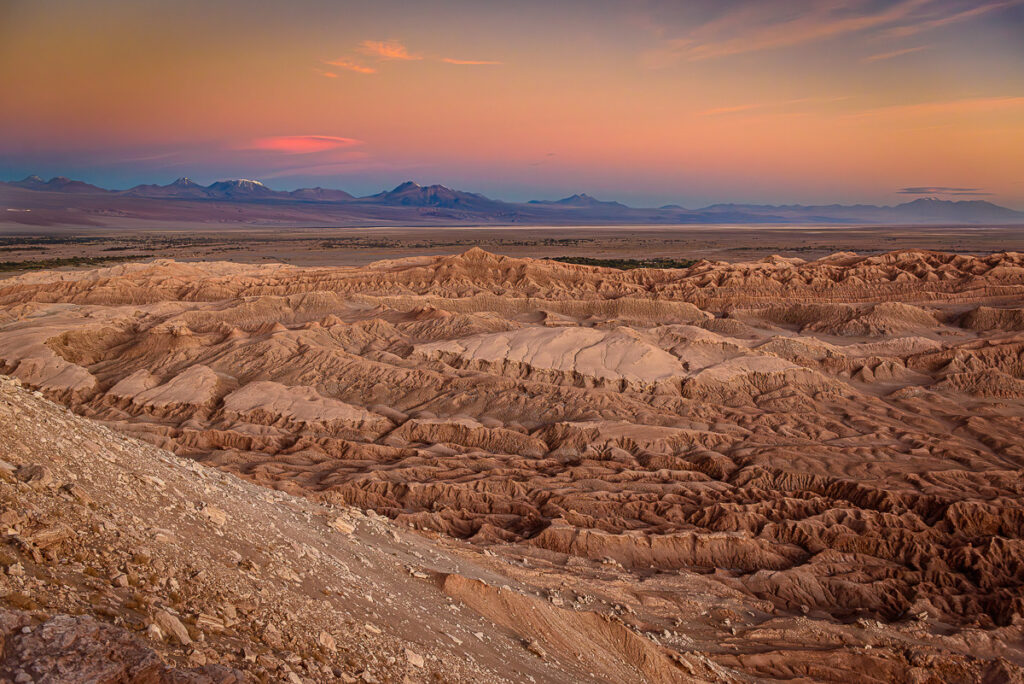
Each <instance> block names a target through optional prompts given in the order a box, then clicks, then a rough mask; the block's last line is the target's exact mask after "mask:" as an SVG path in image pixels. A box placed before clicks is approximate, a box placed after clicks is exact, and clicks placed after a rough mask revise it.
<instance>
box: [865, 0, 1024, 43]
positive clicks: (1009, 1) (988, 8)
mask: <svg viewBox="0 0 1024 684" xmlns="http://www.w3.org/2000/svg"><path fill="white" fill-rule="evenodd" d="M1021 2H1022V0H1003V1H1002V2H990V3H986V4H984V5H978V6H977V7H972V8H970V9H967V10H963V11H961V12H955V13H953V14H949V15H946V16H939V17H936V18H934V19H929V20H927V21H922V22H920V23H917V24H910V25H907V26H896V27H893V28H891V29H888V30H886V31H885V32H884V33H883V35H884V37H886V38H905V37H907V36H912V35H914V34H916V33H921V32H922V31H930V30H932V29H936V28H941V27H943V26H949V25H950V24H956V23H958V22H961V21H967V20H968V19H973V18H974V17H977V16H981V15H982V14H988V13H989V12H992V11H993V10H998V9H1002V8H1004V7H1011V6H1013V5H1019V4H1021Z"/></svg>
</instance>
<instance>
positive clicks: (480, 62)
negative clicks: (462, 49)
mask: <svg viewBox="0 0 1024 684" xmlns="http://www.w3.org/2000/svg"><path fill="white" fill-rule="evenodd" d="M441 61H442V62H444V63H445V64H469V65H481V66H483V65H492V64H504V62H492V61H489V60H483V59H455V58H454V57H442V58H441Z"/></svg>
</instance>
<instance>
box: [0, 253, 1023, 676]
mask: <svg viewBox="0 0 1024 684" xmlns="http://www.w3.org/2000/svg"><path fill="white" fill-rule="evenodd" d="M1022 297H1024V256H1022V255H1020V254H1018V253H1012V252H1006V253H994V254H990V255H987V256H972V255H963V254H953V253H944V252H933V251H921V250H904V251H897V252H889V253H883V254H877V255H871V256H860V255H857V254H855V253H849V252H846V253H834V254H831V255H829V256H826V257H823V258H820V259H817V260H813V261H804V260H802V259H799V258H782V257H768V258H763V259H759V260H756V261H746V262H734V263H729V262H723V261H708V260H702V261H699V262H697V263H695V264H694V265H693V266H691V267H689V268H686V269H637V270H629V271H623V270H617V269H611V268H597V267H591V266H581V265H573V264H564V263H558V262H553V261H549V260H542V259H531V258H513V257H507V256H500V255H497V254H493V253H489V252H486V251H484V250H481V249H478V248H474V249H470V250H468V251H465V252H463V253H461V254H456V255H447V256H425V257H408V258H398V259H393V260H387V261H379V262H375V263H372V264H369V265H366V266H356V267H312V266H307V267H302V266H290V265H284V264H279V263H273V264H259V265H253V264H238V263H227V262H212V261H208V262H194V263H184V262H178V261H173V260H167V259H164V260H159V259H158V260H155V261H150V262H148V263H127V264H119V265H115V266H110V267H105V268H98V269H90V270H77V271H40V272H30V273H25V274H23V275H17V276H14V277H11V278H8V279H6V280H4V281H2V282H0V370H2V371H3V372H4V373H6V374H8V375H10V376H12V377H14V378H17V379H18V380H19V381H20V383H21V384H22V385H23V386H24V387H26V388H28V389H33V390H38V392H37V393H36V396H33V395H31V394H29V393H28V392H27V391H26V390H25V389H20V388H18V387H15V386H13V385H7V386H5V388H4V392H5V396H4V403H3V404H2V405H0V407H6V408H3V410H6V411H8V412H11V411H15V410H20V411H27V412H28V413H26V414H23V415H25V416H32V417H33V418H32V419H31V420H30V419H29V418H27V417H19V418H18V419H16V420H6V419H5V420H4V422H3V425H4V427H3V439H5V440H7V441H6V442H5V443H6V444H8V445H9V446H8V447H7V449H8V451H7V452H6V453H7V457H6V458H7V459H8V460H9V462H10V469H11V471H10V474H9V475H8V476H6V477H5V482H4V483H2V488H3V492H4V496H5V497H6V500H7V501H8V502H17V504H16V508H8V509H5V510H8V511H9V512H8V513H4V516H5V517H4V520H5V524H6V525H8V527H9V530H8V537H7V538H6V539H7V544H6V546H5V549H6V551H5V553H7V554H8V555H7V556H5V558H6V560H5V564H6V566H7V569H8V572H7V574H6V575H4V576H3V577H2V578H0V579H2V581H3V583H4V590H5V592H6V593H7V595H8V597H10V596H12V595H15V594H17V595H24V596H29V597H31V600H32V602H33V603H34V608H35V610H36V611H37V612H39V611H46V610H48V611H50V612H51V613H60V614H65V613H67V614H75V615H79V614H82V615H90V614H91V615H93V616H94V619H98V620H100V621H104V622H109V619H110V617H111V616H114V623H116V624H118V625H120V627H121V628H122V629H123V630H125V633H126V635H125V636H124V637H123V638H124V639H125V640H128V641H130V640H131V639H135V640H137V641H138V642H139V643H138V644H136V645H135V646H133V648H141V649H146V648H156V649H157V650H158V651H159V652H160V653H161V655H163V657H164V658H165V659H167V660H168V661H169V662H172V663H178V667H179V670H180V672H179V673H178V674H165V675H161V676H165V677H171V676H180V677H185V676H189V677H208V678H209V677H213V679H202V680H200V679H195V680H191V679H190V680H187V681H228V680H227V679H223V677H236V676H237V677H242V676H247V675H244V673H246V672H248V673H249V675H252V676H257V677H263V678H264V679H265V680H269V681H278V680H284V679H286V678H287V677H291V676H293V675H294V676H295V677H298V678H300V680H301V678H303V677H305V678H308V679H310V680H313V681H321V680H328V679H329V678H330V677H339V678H342V679H345V678H347V679H350V680H354V678H355V677H365V678H366V681H372V680H373V679H374V678H377V679H379V680H380V681H391V680H396V681H397V680H400V679H401V678H402V677H409V678H411V679H413V680H415V679H416V678H426V677H430V676H435V677H436V678H438V679H440V680H450V681H465V680H469V679H473V680H476V681H490V680H493V681H520V680H525V679H529V678H530V677H533V678H534V681H586V680H595V681H619V682H621V681H759V680H765V679H769V680H770V679H788V680H793V679H796V680H813V681H915V682H918V681H919V682H925V681H977V682H981V681H993V682H994V681H1009V680H1012V681H1016V680H1019V679H1020V678H1021V677H1022V669H1021V665H1022V664H1024V654H1022V652H1021V651H1020V648H1019V643H1020V639H1021V624H1022V623H1021V620H1022V617H1024V614H1022V613H1024V593H1022V583H1024V575H1022V569H1021V568H1022V567H1024V565H1022V563H1024V546H1022V532H1024V527H1022V525H1024V518H1022V513H1021V511H1022V507H1021V496H1022V491H1021V469H1022V461H1021V459H1022V458H1024V441H1022V437H1021V435H1022V429H1021V428H1022V420H1024V370H1022V366H1021V350H1022V348H1024V338H1022V337H1021V336H1022V333H1024V309H1022V308H1021V302H1022V301H1024V299H1022ZM43 397H45V398H46V399H49V400H51V401H55V402H57V403H58V404H63V405H64V406H66V407H68V408H69V409H70V410H71V412H73V414H74V415H72V413H64V412H62V411H61V410H60V409H58V408H56V407H54V406H53V405H52V404H49V403H48V402H47V401H46V400H45V399H44V398H43ZM58 420H59V421H60V422H59V425H58V426H57V427H49V424H50V423H49V422H47V421H50V422H53V421H58ZM110 430H113V431H114V432H111V431H110ZM83 431H84V432H83ZM120 435H125V436H124V437H122V436H120ZM132 440H141V441H142V442H145V443H148V444H150V445H152V446H153V447H158V448H159V449H164V450H167V451H169V452H172V453H173V454H175V455H176V456H177V457H182V458H184V459H185V460H177V459H176V457H175V456H172V455H171V454H170V453H167V452H161V451H158V450H153V449H150V448H149V447H143V446H142V445H141V444H140V443H139V442H135V441H132ZM36 446H38V447H39V448H38V449H36V448H35V447H36ZM76 449H77V451H76ZM111 452H113V453H114V456H113V457H108V456H105V455H104V454H108V453H111ZM51 461H52V462H51ZM193 463H198V464H202V466H203V467H198V466H194V465H190V464H193ZM207 466H208V467H209V468H206V467H207ZM33 468H36V469H39V468H44V469H46V470H47V475H46V476H45V477H43V476H34V475H33V473H37V470H35V471H34V470H32V469H33ZM207 470H208V471H209V474H205V475H202V476H201V479H200V480H198V481H196V482H198V483H200V484H197V483H196V482H192V483H188V482H186V481H183V480H182V478H186V480H187V478H193V479H194V478H195V477H196V475H195V474H196V473H200V474H202V473H204V472H206V471H207ZM83 471H85V472H83ZM218 471H219V472H222V473H229V474H231V475H232V476H237V477H238V478H240V480H241V481H245V482H248V483H252V484H254V485H260V486H261V487H260V488H253V487H252V486H251V485H249V484H243V483H242V482H241V481H239V480H238V479H236V478H234V477H231V478H229V479H224V477H223V476H221V475H218V474H217V473H218ZM37 474H38V473H37ZM39 480H46V482H45V483H41V482H40V481H39ZM179 481H181V483H180V484H179ZM115 482H116V483H117V484H116V485H115V484H114V483H115ZM197 487H198V489H197ZM76 492H77V494H76ZM260 492H263V493H260ZM294 497H298V498H294ZM8 505H15V504H14V503H9V504H8ZM236 506H237V507H238V508H237V509H236V508H232V507H236ZM56 507H59V508H62V509H65V510H64V512H63V513H54V512H53V511H54V509H55V508H56ZM209 509H213V512H211V511H210V510H209ZM69 511H70V512H69ZM156 511H160V513H159V516H158V515H157V513H156ZM48 512H49V513H48ZM69 515H71V516H73V517H71V518H68V517H67V516H69ZM167 516H170V517H171V519H170V520H168V521H167V522H161V521H160V520H163V518H165V517H167ZM280 516H285V518H281V517H280ZM158 517H159V518H160V520H158V519H157V518H158ZM47 521H49V522H47ZM133 521H134V522H133ZM332 524H333V525H334V526H333V527H332ZM90 525H91V528H90ZM285 526H287V527H288V529H283V527H285ZM67 527H70V528H71V529H70V530H68V529H67ZM90 529H92V530H93V531H92V532H90V531H89V530H90ZM54 530H57V531H54ZM60 530H63V532H60ZM74 530H78V531H77V532H75V531H74ZM160 530H165V531H164V532H161V531H160ZM166 530H171V531H170V532H168V531H166ZM339 530H340V532H339ZM94 535H99V536H100V537H102V536H103V535H107V536H108V537H109V536H110V535H113V538H114V539H115V541H113V542H108V543H107V545H104V544H102V543H86V541H85V537H89V538H91V537H92V536H94ZM373 535H377V536H373ZM126 542H128V543H127V546H128V547H129V548H125V546H126ZM181 545H186V547H188V546H189V545H190V546H191V548H190V550H189V551H181V550H180V549H181V548H183V547H182V546H181ZM136 547H137V548H136ZM103 549H106V550H107V552H106V554H104V552H103ZM133 550H134V551H137V552H138V553H141V554H143V555H142V556H141V558H142V559H141V560H140V559H139V558H135V559H134V560H132V556H131V553H132V551H133ZM118 554H121V555H120V556H119V555H118ZM157 556H160V557H163V558H166V560H165V561H163V563H162V565H163V564H166V565H164V567H166V568H168V570H167V571H165V572H164V573H163V574H162V575H161V573H153V574H152V576H149V573H150V565H151V562H152V561H150V560H146V559H150V558H155V557H157ZM186 561H187V563H191V565H187V563H186ZM183 564H184V565H183ZM207 566H210V567H207ZM342 566H343V567H344V569H343V570H342V569H339V568H341V567H342ZM14 568H16V569H17V570H18V572H14V571H13V570H12V569H14ZM76 568H77V570H76ZM90 568H92V569H93V570H91V571H90V570H89V569H90ZM226 569H227V570H226ZM225 572H227V573H228V574H229V575H230V576H231V577H232V578H233V579H232V580H231V581H227V580H224V583H223V584H222V585H221V584H218V583H216V582H213V581H212V575H211V574H210V573H222V574H223V573H225ZM191 573H196V574H191ZM339 573H340V574H339ZM197 576H198V577H207V578H210V579H209V580H203V581H198V580H195V579H194V578H195V577H197ZM122 577H124V578H125V579H123V580H122V579H120V578H122ZM190 577H192V578H193V579H189V578H190ZM170 581H173V582H174V583H175V586H176V589H175V591H173V592H170V591H168V586H169V585H168V582H170ZM75 582H78V583H79V584H74V583H75ZM211 582H212V586H213V587H214V589H210V590H208V589H205V588H204V587H207V586H208V585H209V584H210V583H211ZM42 586H62V587H64V588H62V589H61V590H60V591H58V592H46V591H42V589H41V587H42ZM69 586H70V587H71V588H68V587H69ZM369 587H372V588H369ZM209 591H213V592H214V594H215V595H213V596H211V595H209V593H204V592H209ZM89 592H93V593H92V594H90V593H89ZM90 597H92V598H90ZM95 597H100V598H99V599H97V598H95ZM90 601H92V603H90ZM339 601H340V603H338V602H339ZM382 601H383V603H382ZM287 602H292V603H291V604H290V606H289V607H287V608H284V607H282V605H284V604H285V603H287ZM97 604H99V605H97ZM238 605H244V606H246V607H247V608H248V609H249V612H247V613H245V614H244V615H243V614H242V613H240V612H239V610H238V609H237V608H236V606H238ZM435 605H436V606H442V607H434V608H431V606H435ZM226 606H229V607H226ZM443 606H447V608H444V607H443ZM273 611H277V613H276V615H277V621H275V619H274V617H273V615H274V613H273ZM29 613H31V611H29ZM226 613H229V615H228V614H226ZM25 614H26V611H25V610H24V609H22V610H21V611H18V612H17V615H19V616H22V615H25ZM240 616H241V617H240ZM283 616H287V617H283ZM171 618H173V620H172V619H171ZM29 619H30V618H29V617H17V618H15V617H12V618H9V620H15V622H12V623H11V624H12V625H14V626H17V625H20V624H23V622H17V620H22V621H26V620H29ZM66 619H71V618H66ZM75 619H78V620H84V619H85V618H84V617H82V618H75ZM437 621H440V622H439V623H438V622H437ZM5 624H6V623H5ZM46 624H49V623H46ZM366 625H369V627H367V626H366ZM44 627H45V625H44V626H41V627H39V628H37V629H43V628H44ZM65 627H66V626H65ZM66 628H67V627H66ZM112 628H113V627H111V629H112ZM11 629H14V627H12V628H11ZM78 629H84V628H81V627H78ZM103 629H107V628H106V627H104V628H103ZM132 630H135V634H134V635H131V634H130V632H131V631H132ZM268 633H269V635H268ZM321 634H324V635H326V636H320V635H321ZM474 635H476V636H474ZM11 638H12V637H8V639H11ZM17 638H19V639H20V638H23V637H17ZM28 638H29V635H26V636H25V637H24V639H28ZM40 638H41V637H40ZM359 640H366V641H369V642H372V644H373V645H372V646H370V647H367V649H370V650H366V649H362V650H360V649H359V648H358V647H357V646H356V645H355V644H356V643H357V642H358V641H359ZM139 644H142V645H139ZM126 648H127V647H126ZM373 649H376V650H373ZM406 650H408V652H409V653H411V654H412V655H411V656H407V655H404V654H406ZM342 653H349V654H350V655H349V656H348V660H346V659H345V658H344V657H341V656H340V655H339V654H342ZM356 653H359V654H362V655H358V656H357V655H354V654H356ZM366 653H373V654H375V655H373V656H370V655H365V654H366ZM446 654H447V655H446ZM451 654H455V655H451ZM125 657H127V656H125ZM135 657H142V656H135ZM373 658H379V659H378V660H374V659H373ZM424 658H426V660H425V661H424ZM164 667H170V666H169V665H168V666H164ZM217 667H219V668H221V669H220V670H217V669H216V668H217ZM183 668H184V669H183ZM188 668H191V669H188ZM202 668H205V671H204V670H202ZM204 672H205V674H204ZM210 673H213V674H210ZM225 673H229V674H225ZM216 677H222V679H216ZM489 678H490V679H489ZM103 681H106V680H103ZM111 681H113V680H111ZM133 681H134V680H133ZM147 681H148V680H147ZM161 681H163V680H161ZM167 681H171V680H170V679H168V680H167ZM173 681H179V680H177V679H175V680H173ZM182 681H186V680H182Z"/></svg>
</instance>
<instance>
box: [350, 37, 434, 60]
mask: <svg viewBox="0 0 1024 684" xmlns="http://www.w3.org/2000/svg"><path fill="white" fill-rule="evenodd" d="M359 52H361V53H363V54H364V55H369V56H371V57H376V58H377V59H385V60H390V59H394V60H400V61H406V62H409V61H416V60H420V59H423V57H421V56H419V55H411V54H409V50H408V48H406V47H405V46H404V45H402V44H401V43H399V42H398V41H396V40H364V41H363V42H361V43H360V44H359Z"/></svg>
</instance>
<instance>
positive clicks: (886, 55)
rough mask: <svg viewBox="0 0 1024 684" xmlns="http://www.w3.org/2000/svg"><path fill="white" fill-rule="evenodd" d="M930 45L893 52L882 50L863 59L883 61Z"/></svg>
mask: <svg viewBox="0 0 1024 684" xmlns="http://www.w3.org/2000/svg"><path fill="white" fill-rule="evenodd" d="M930 47H931V46H930V45H918V46H917V47H909V48H903V49H902V50H893V51H892V52H882V53H879V54H877V55H870V56H868V57H865V58H864V59H862V60H861V61H862V62H864V63H870V62H881V61H883V60H886V59H892V58H894V57H902V56H903V55H909V54H911V53H914V52H920V51H921V50H927V49H928V48H930Z"/></svg>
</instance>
